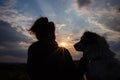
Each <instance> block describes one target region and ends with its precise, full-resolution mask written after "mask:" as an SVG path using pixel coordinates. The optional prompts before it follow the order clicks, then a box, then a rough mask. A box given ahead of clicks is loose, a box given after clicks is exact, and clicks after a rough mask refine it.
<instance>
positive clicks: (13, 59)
mask: <svg viewBox="0 0 120 80" xmlns="http://www.w3.org/2000/svg"><path fill="white" fill-rule="evenodd" d="M0 62H6V63H9V62H10V63H26V62H27V59H26V58H20V57H14V56H10V55H6V56H0Z"/></svg>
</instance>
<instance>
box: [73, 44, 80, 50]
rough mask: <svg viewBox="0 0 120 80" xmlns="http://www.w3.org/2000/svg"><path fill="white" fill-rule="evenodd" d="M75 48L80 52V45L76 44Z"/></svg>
mask: <svg viewBox="0 0 120 80" xmlns="http://www.w3.org/2000/svg"><path fill="white" fill-rule="evenodd" d="M74 48H75V49H76V50H77V51H80V44H79V43H76V44H74Z"/></svg>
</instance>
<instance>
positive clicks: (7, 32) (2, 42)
mask: <svg viewBox="0 0 120 80" xmlns="http://www.w3.org/2000/svg"><path fill="white" fill-rule="evenodd" d="M0 36H1V38H0V56H3V55H11V56H16V57H21V58H26V57H27V48H28V46H29V44H30V41H29V39H28V38H26V36H25V35H23V34H22V33H20V32H17V31H16V30H15V29H14V28H12V27H11V25H10V24H9V23H7V22H5V21H2V20H0Z"/></svg>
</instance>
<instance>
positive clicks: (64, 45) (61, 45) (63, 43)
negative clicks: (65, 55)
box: [59, 42, 67, 47]
mask: <svg viewBox="0 0 120 80" xmlns="http://www.w3.org/2000/svg"><path fill="white" fill-rule="evenodd" d="M59 46H60V47H66V46H67V43H65V42H61V43H59Z"/></svg>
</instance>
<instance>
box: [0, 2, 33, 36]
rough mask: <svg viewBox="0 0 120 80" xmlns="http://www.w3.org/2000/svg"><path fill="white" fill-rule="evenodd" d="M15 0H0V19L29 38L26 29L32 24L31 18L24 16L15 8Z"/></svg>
mask: <svg viewBox="0 0 120 80" xmlns="http://www.w3.org/2000/svg"><path fill="white" fill-rule="evenodd" d="M16 2H17V1H16V0H7V1H5V0H2V1H1V3H0V4H2V5H0V10H1V11H0V15H1V16H0V20H2V21H5V22H7V23H9V24H10V25H11V27H12V28H14V29H15V30H16V31H18V32H21V33H22V34H23V35H25V36H26V37H28V38H30V37H31V36H30V34H29V33H28V31H27V30H28V29H29V28H30V26H31V25H32V21H33V18H32V17H31V16H26V15H24V14H22V13H20V12H19V10H17V9H15V8H14V7H15V4H16Z"/></svg>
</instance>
